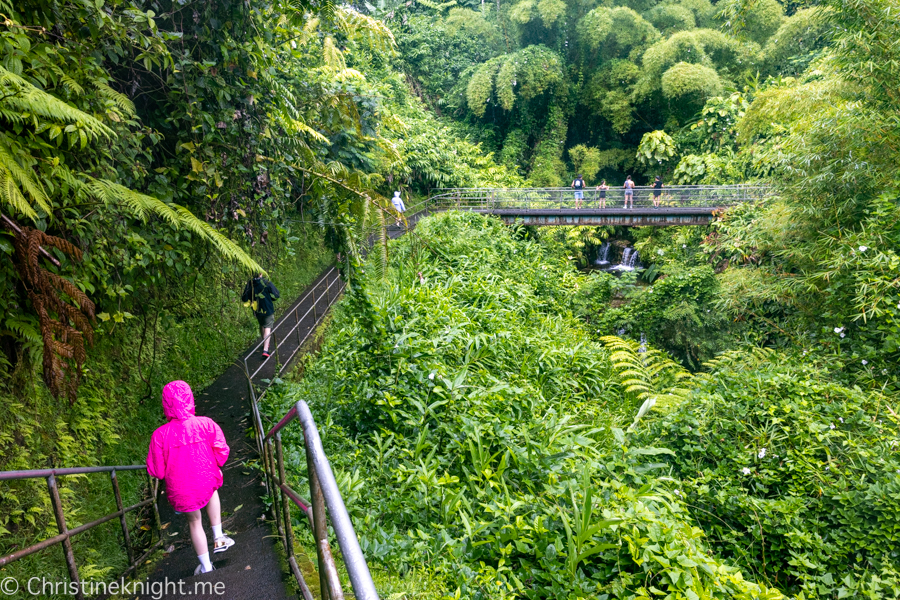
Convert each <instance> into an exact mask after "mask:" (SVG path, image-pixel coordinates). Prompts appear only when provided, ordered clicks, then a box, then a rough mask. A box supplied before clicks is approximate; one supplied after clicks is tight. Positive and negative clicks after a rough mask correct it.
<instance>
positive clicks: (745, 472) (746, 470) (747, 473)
mask: <svg viewBox="0 0 900 600" xmlns="http://www.w3.org/2000/svg"><path fill="white" fill-rule="evenodd" d="M741 472H742V473H743V474H744V475H749V474H750V469H748V468H747V467H744V468H743V469H741ZM897 472H898V473H900V471H897Z"/></svg>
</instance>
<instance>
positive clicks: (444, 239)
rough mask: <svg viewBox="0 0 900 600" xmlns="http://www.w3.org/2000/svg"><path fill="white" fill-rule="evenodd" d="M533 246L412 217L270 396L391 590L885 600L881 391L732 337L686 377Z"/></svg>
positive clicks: (453, 221)
mask: <svg viewBox="0 0 900 600" xmlns="http://www.w3.org/2000/svg"><path fill="white" fill-rule="evenodd" d="M554 250H555V245H554V244H542V243H540V242H538V241H535V240H532V239H523V238H522V237H521V236H517V234H516V232H515V231H511V230H509V229H508V228H506V227H504V226H503V225H501V224H499V223H498V222H496V221H493V220H490V219H487V218H484V217H476V216H471V215H466V214H460V213H447V214H444V215H441V216H437V217H430V218H429V219H427V220H425V221H422V222H420V224H419V226H418V228H417V229H416V234H415V236H408V237H406V238H404V239H403V240H402V241H399V242H397V243H396V245H393V246H392V248H391V253H392V254H391V256H392V259H391V265H392V266H391V269H390V270H389V272H388V273H387V274H386V275H385V277H384V278H383V279H382V278H381V277H380V276H371V277H370V278H369V280H367V284H368V285H367V289H368V292H369V299H370V307H371V312H370V313H369V314H368V315H366V316H365V318H361V314H360V312H359V305H356V304H353V303H345V305H344V307H343V309H342V310H340V311H339V312H338V314H337V316H336V318H335V321H334V323H333V325H332V326H331V329H330V331H329V333H328V335H327V340H326V343H325V345H324V347H323V348H322V350H321V352H320V355H319V357H318V358H317V359H316V360H314V361H311V363H310V364H309V365H307V367H306V369H305V370H304V377H303V379H302V380H301V381H300V382H299V383H297V384H285V385H283V386H281V388H280V394H279V395H278V396H277V397H276V398H273V399H272V400H270V406H269V413H270V416H271V417H272V418H273V420H274V418H276V417H277V416H278V415H279V414H281V413H282V412H283V411H285V410H287V408H288V407H289V406H290V404H292V403H293V402H295V401H296V400H297V399H299V398H303V399H305V400H307V401H308V402H310V403H311V405H312V407H313V411H314V412H315V413H316V415H317V418H318V420H319V422H320V423H322V424H323V437H324V439H325V440H326V452H328V453H329V456H330V458H331V460H332V464H333V465H334V466H335V467H336V468H337V469H338V470H339V477H338V479H339V482H340V485H341V486H342V492H343V494H344V497H345V499H346V500H347V501H348V502H349V506H350V507H351V513H352V514H353V516H354V518H355V522H356V524H357V530H358V532H359V533H360V534H361V537H362V545H363V549H364V551H365V552H366V555H367V556H368V557H369V558H370V560H371V561H372V562H373V563H374V564H375V565H376V567H377V568H382V569H385V570H386V571H387V572H389V573H394V574H397V575H398V576H401V580H404V579H405V580H406V581H407V583H406V584H397V583H396V582H395V583H394V584H393V585H398V588H397V589H399V590H402V591H403V592H404V593H410V594H412V593H413V592H414V591H416V590H420V589H425V590H427V591H422V592H421V593H422V597H434V596H435V595H437V594H440V596H441V597H447V598H453V597H464V598H561V597H568V598H587V597H597V598H645V597H654V596H657V595H658V596H660V597H664V596H666V595H669V594H672V596H671V597H685V598H694V597H699V598H773V599H774V598H780V597H782V595H781V593H782V592H783V593H787V594H791V595H794V594H802V597H805V598H833V597H835V598H841V597H872V598H889V597H893V596H894V595H895V594H896V593H897V592H898V591H900V577H898V573H897V559H896V552H897V545H896V538H897V525H896V522H897V515H898V514H900V505H898V502H897V498H898V496H897V489H898V477H897V473H898V472H900V461H898V459H897V457H896V451H895V448H896V444H897V438H898V436H897V429H896V428H897V425H898V424H900V423H898V420H897V417H896V416H895V415H894V414H893V413H892V412H891V411H890V410H889V408H888V406H889V402H890V399H889V396H885V395H884V394H883V393H882V392H880V391H872V392H865V391H863V390H861V389H859V388H858V387H851V386H847V385H843V384H842V383H840V379H841V378H840V376H837V377H836V376H835V374H834V373H831V372H829V369H830V367H829V366H827V365H826V364H822V362H821V361H820V360H816V361H810V360H809V359H808V358H806V357H804V356H802V355H801V354H800V353H797V352H796V351H793V352H792V351H791V350H787V351H783V352H773V351H771V350H762V349H758V348H756V347H754V346H747V347H745V348H743V349H737V350H730V351H727V352H725V353H724V354H720V356H719V357H718V358H717V359H716V360H715V361H712V362H708V363H706V365H705V367H704V369H703V371H702V373H698V374H696V375H691V374H690V372H689V371H687V370H685V369H684V368H683V367H681V366H680V365H678V364H677V363H676V362H674V361H673V360H671V359H670V358H668V357H667V356H666V354H665V353H664V352H661V351H659V350H655V349H653V348H652V347H641V346H640V345H639V344H638V343H637V342H634V341H628V340H625V339H621V338H619V337H615V336H605V335H603V333H604V332H603V331H596V330H593V327H594V325H593V324H588V323H586V322H585V321H584V320H583V319H582V318H579V316H578V314H579V312H580V310H579V307H582V306H584V305H585V299H587V298H593V297H595V296H596V294H597V288H598V287H601V284H599V283H598V282H600V281H604V280H605V279H607V278H612V276H610V275H606V274H602V275H599V276H598V275H596V274H594V275H588V276H585V275H583V274H580V273H578V272H577V271H576V270H574V269H573V268H572V266H571V264H570V263H569V261H568V260H567V258H566V257H565V256H562V255H559V254H558V253H557V252H555V251H554ZM419 274H421V277H420V275H419ZM670 279H671V280H673V281H674V282H677V283H673V290H676V289H682V290H684V286H685V282H684V281H682V280H679V278H678V277H676V276H672V277H666V278H664V279H663V281H664V282H665V281H669V280H670ZM687 279H690V276H689V277H687ZM606 285H607V286H609V282H607V284H606ZM660 285H661V284H658V285H655V286H654V288H655V289H659V288H660ZM640 293H641V294H642V295H643V297H652V296H654V295H655V294H656V293H657V292H651V291H649V290H648V289H645V290H644V291H642V292H640ZM685 301H686V302H691V301H692V298H691V296H690V294H685ZM635 302H638V301H635ZM607 310H609V311H610V312H612V311H615V309H607ZM651 407H652V410H650V411H649V412H648V409H650V408H651ZM660 411H661V413H660ZM658 414H661V415H663V416H658ZM289 435H290V436H294V435H300V433H299V431H293V432H292V433H290V434H289ZM289 439H290V438H289ZM294 447H295V448H297V449H298V450H295V451H294V452H291V453H289V456H288V461H289V463H291V464H292V465H293V471H294V476H295V477H297V479H298V483H297V485H298V486H302V485H304V484H303V482H304V481H305V472H304V468H305V460H304V459H303V457H302V452H301V451H299V448H300V447H302V446H301V442H300V441H299V440H297V441H296V444H295V445H294ZM300 522H301V521H300V515H298V516H297V523H298V525H299V524H300ZM454 590H456V591H455V592H454ZM388 591H391V590H388ZM393 591H396V590H393Z"/></svg>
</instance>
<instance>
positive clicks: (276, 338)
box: [269, 328, 281, 375]
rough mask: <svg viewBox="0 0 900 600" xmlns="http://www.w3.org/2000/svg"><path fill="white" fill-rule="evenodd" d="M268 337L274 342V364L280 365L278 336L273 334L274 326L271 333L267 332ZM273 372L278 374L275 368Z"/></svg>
mask: <svg viewBox="0 0 900 600" xmlns="http://www.w3.org/2000/svg"><path fill="white" fill-rule="evenodd" d="M269 337H271V338H272V343H273V344H275V364H276V365H280V364H281V359H280V358H279V357H278V336H277V335H275V329H274V328H273V329H272V333H270V334H269ZM275 374H276V375H277V374H278V371H277V370H276V372H275Z"/></svg>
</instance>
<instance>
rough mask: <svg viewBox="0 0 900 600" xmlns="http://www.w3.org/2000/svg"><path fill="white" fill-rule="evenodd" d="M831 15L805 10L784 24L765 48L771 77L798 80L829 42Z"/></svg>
mask: <svg viewBox="0 0 900 600" xmlns="http://www.w3.org/2000/svg"><path fill="white" fill-rule="evenodd" d="M826 14H827V11H826V10H825V9H823V8H820V7H815V8H804V9H802V10H798V11H797V12H796V13H794V14H793V15H791V16H790V17H788V18H787V19H785V20H784V23H782V24H781V27H779V28H778V31H776V32H775V33H774V34H772V37H770V38H769V39H768V41H766V45H765V46H764V47H763V53H762V61H763V63H764V65H765V68H766V70H767V72H768V73H771V74H781V75H786V76H794V77H796V76H798V75H801V74H802V73H803V71H805V70H806V68H807V67H808V66H809V64H810V62H812V60H813V59H815V58H816V57H817V56H819V55H820V54H821V52H822V50H823V49H824V48H825V46H826V44H827V41H828V22H827V18H826V16H825V15H826Z"/></svg>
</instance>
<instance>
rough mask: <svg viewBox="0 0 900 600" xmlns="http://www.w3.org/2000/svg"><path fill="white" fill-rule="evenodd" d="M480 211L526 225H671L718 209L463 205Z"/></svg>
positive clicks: (700, 219)
mask: <svg viewBox="0 0 900 600" xmlns="http://www.w3.org/2000/svg"><path fill="white" fill-rule="evenodd" d="M461 210H468V211H471V212H476V213H480V214H488V215H494V216H497V217H500V218H501V219H503V221H504V222H506V223H510V224H512V223H522V224H523V225H630V226H660V227H662V226H671V225H706V224H708V223H710V222H711V221H712V219H713V216H714V214H715V212H716V211H717V210H721V209H718V208H710V207H660V208H652V207H645V206H638V207H636V208H633V209H632V208H605V209H599V208H582V209H574V208H559V209H553V208H545V209H526V208H462V209H461Z"/></svg>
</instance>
